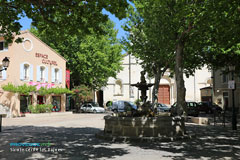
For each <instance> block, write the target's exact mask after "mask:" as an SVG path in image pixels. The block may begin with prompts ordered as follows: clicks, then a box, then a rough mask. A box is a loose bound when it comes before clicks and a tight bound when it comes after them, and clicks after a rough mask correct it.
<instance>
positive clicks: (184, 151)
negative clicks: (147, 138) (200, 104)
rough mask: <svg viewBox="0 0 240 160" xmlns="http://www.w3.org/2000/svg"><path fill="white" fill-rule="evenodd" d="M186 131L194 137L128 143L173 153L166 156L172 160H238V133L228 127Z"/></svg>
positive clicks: (188, 127) (196, 128)
mask: <svg viewBox="0 0 240 160" xmlns="http://www.w3.org/2000/svg"><path fill="white" fill-rule="evenodd" d="M187 130H188V132H189V133H194V134H196V137H195V138H193V139H189V140H180V141H175V142H160V143H159V142H156V143H151V144H149V143H130V145H131V146H135V147H136V146H138V147H141V148H143V149H153V150H161V151H167V152H170V153H174V154H173V155H172V156H169V155H168V156H166V158H171V159H173V160H184V159H239V158H240V138H239V135H240V134H239V131H232V130H231V128H230V127H225V128H224V127H223V126H199V125H188V126H187ZM178 155H179V156H178Z"/></svg>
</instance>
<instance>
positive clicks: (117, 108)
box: [111, 101, 137, 112]
mask: <svg viewBox="0 0 240 160" xmlns="http://www.w3.org/2000/svg"><path fill="white" fill-rule="evenodd" d="M111 108H112V111H113V112H125V111H127V110H128V109H130V110H131V111H136V110H137V106H136V105H135V104H134V103H133V102H130V101H116V102H113V104H112V107H111Z"/></svg>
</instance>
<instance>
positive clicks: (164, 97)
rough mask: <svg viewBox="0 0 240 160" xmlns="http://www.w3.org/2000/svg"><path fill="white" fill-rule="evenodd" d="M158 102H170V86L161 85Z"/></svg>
mask: <svg viewBox="0 0 240 160" xmlns="http://www.w3.org/2000/svg"><path fill="white" fill-rule="evenodd" d="M158 102H159V103H163V104H170V86H169V85H159V89H158Z"/></svg>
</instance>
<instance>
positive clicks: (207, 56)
mask: <svg viewBox="0 0 240 160" xmlns="http://www.w3.org/2000/svg"><path fill="white" fill-rule="evenodd" d="M239 3H240V2H239V1H237V0H233V1H231V2H229V1H227V0H218V1H212V0H205V1H197V0H180V1H177V0H168V1H163V0H139V1H134V4H135V7H136V10H137V12H138V13H139V15H140V16H139V17H138V19H137V21H136V20H135V19H134V20H132V19H131V20H132V21H133V24H132V26H133V31H134V29H135V28H137V27H139V25H140V26H143V28H144V30H143V31H141V32H139V33H138V34H136V32H135V33H134V32H133V33H134V34H133V36H135V37H137V38H139V37H140V38H141V37H142V35H144V36H145V37H146V38H145V42H144V40H142V41H139V39H137V38H135V39H136V40H137V43H138V42H141V43H142V44H143V45H145V44H146V46H151V44H154V45H156V44H158V45H159V50H154V48H152V51H151V49H148V50H146V49H145V48H144V47H142V48H140V49H139V48H138V46H137V47H136V45H135V44H136V42H133V44H132V46H131V47H132V48H134V47H136V48H134V49H135V52H136V51H139V52H138V54H140V55H141V58H142V59H143V60H146V62H148V61H151V62H154V61H152V60H149V59H148V58H149V57H151V56H152V55H154V54H155V53H154V52H155V51H158V52H159V57H161V56H160V55H161V53H162V54H163V55H165V56H168V55H169V54H171V53H174V54H175V62H170V63H173V64H174V65H175V69H174V71H175V78H176V83H177V102H178V103H177V105H178V107H177V112H178V115H180V114H181V113H182V108H183V107H184V106H185V87H184V80H183V73H185V74H186V75H187V76H188V75H191V74H194V70H195V69H198V68H200V67H201V66H202V65H203V64H208V65H211V66H214V67H222V66H224V65H229V64H237V62H238V60H239V46H240V45H239V37H238V35H239V32H240V30H239V24H240V23H239V13H240V9H239V6H240V4H239ZM131 18H132V17H131ZM136 22H137V23H136ZM131 31H132V30H131ZM154 42H155V43H154ZM137 49H139V50H137ZM146 51H147V52H146ZM164 51H165V52H164ZM156 55H157V54H156ZM156 58H157V56H156ZM161 58H162V57H161ZM233 58H234V60H231V59H233ZM162 59H163V58H162ZM163 60H165V59H163ZM144 63H145V62H144ZM170 68H171V67H170Z"/></svg>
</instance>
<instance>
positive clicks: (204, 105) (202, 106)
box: [198, 102, 212, 113]
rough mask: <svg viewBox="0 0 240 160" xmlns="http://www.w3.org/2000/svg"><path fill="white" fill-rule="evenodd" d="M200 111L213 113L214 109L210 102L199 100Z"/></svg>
mask: <svg viewBox="0 0 240 160" xmlns="http://www.w3.org/2000/svg"><path fill="white" fill-rule="evenodd" d="M198 111H199V112H205V113H211V112H212V109H211V106H210V102H199V103H198Z"/></svg>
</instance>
